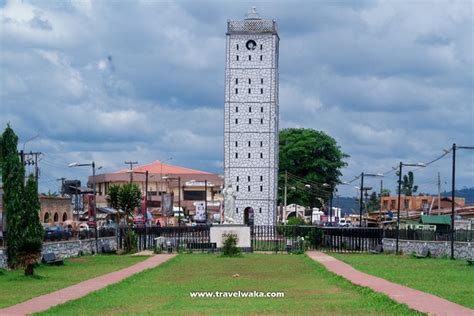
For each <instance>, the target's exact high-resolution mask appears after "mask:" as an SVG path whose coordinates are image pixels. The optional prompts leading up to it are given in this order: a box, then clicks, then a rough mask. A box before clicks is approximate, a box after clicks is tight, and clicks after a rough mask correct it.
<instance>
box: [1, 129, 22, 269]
mask: <svg viewBox="0 0 474 316" xmlns="http://www.w3.org/2000/svg"><path fill="white" fill-rule="evenodd" d="M0 145H1V155H2V158H1V161H2V180H3V192H4V193H3V203H4V209H5V213H6V228H7V238H6V240H7V256H8V265H9V266H10V267H14V266H16V264H17V252H18V243H19V241H20V240H21V237H22V236H21V234H22V229H23V227H21V217H22V213H23V207H24V203H23V197H22V195H23V186H24V185H23V181H24V177H25V168H24V166H23V165H22V164H21V162H20V158H19V157H18V152H17V146H18V137H17V136H16V135H15V132H14V131H13V129H12V128H11V127H10V125H7V127H6V129H5V131H4V132H3V135H2V142H1V144H0Z"/></svg>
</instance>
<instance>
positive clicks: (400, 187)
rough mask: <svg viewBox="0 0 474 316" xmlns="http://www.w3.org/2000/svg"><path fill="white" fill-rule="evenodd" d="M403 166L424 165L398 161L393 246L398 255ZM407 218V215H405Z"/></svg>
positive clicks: (422, 165) (422, 164)
mask: <svg viewBox="0 0 474 316" xmlns="http://www.w3.org/2000/svg"><path fill="white" fill-rule="evenodd" d="M403 166H405V167H426V165H425V164H424V163H421V162H419V163H403V162H401V161H400V166H399V169H398V205H397V244H396V247H395V254H397V255H398V242H399V239H400V203H401V191H402V168H403ZM407 219H408V216H407Z"/></svg>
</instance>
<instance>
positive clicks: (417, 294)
mask: <svg viewBox="0 0 474 316" xmlns="http://www.w3.org/2000/svg"><path fill="white" fill-rule="evenodd" d="M307 254H308V256H309V257H310V258H311V259H313V260H315V261H318V262H319V263H321V264H322V265H324V266H325V267H326V269H328V270H329V271H331V272H334V273H336V274H337V275H340V276H342V277H344V278H346V279H347V280H349V281H350V282H352V283H354V284H356V285H360V286H365V287H368V288H371V289H372V290H374V291H376V292H380V293H383V294H385V295H387V296H389V297H390V298H391V299H393V300H394V301H396V302H398V303H401V304H406V305H408V307H410V308H412V309H415V310H417V311H420V312H422V313H427V314H430V315H456V316H462V315H469V316H474V310H472V309H469V308H467V307H464V306H461V305H458V304H456V303H453V302H450V301H448V300H445V299H443V298H440V297H438V296H435V295H432V294H428V293H425V292H421V291H418V290H414V289H412V288H408V287H406V286H403V285H399V284H395V283H392V282H389V281H387V280H385V279H382V278H378V277H375V276H372V275H369V274H366V273H363V272H360V271H358V270H356V269H354V268H353V267H352V266H350V265H348V264H346V263H344V262H342V261H339V260H337V259H335V258H333V257H331V256H328V255H326V254H324V253H321V252H318V251H310V252H308V253H307ZM0 313H1V311H0Z"/></svg>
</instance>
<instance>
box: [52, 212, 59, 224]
mask: <svg viewBox="0 0 474 316" xmlns="http://www.w3.org/2000/svg"><path fill="white" fill-rule="evenodd" d="M53 221H54V222H55V223H56V222H58V221H59V214H58V213H54V219H53Z"/></svg>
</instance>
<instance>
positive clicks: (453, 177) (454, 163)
mask: <svg viewBox="0 0 474 316" xmlns="http://www.w3.org/2000/svg"><path fill="white" fill-rule="evenodd" d="M456 149H471V150H472V149H474V146H456V144H453V147H452V150H453V163H452V164H453V165H452V167H453V170H452V177H451V259H454V208H455V205H454V204H455V203H454V199H455V194H454V191H455V190H456ZM438 208H439V206H438Z"/></svg>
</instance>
